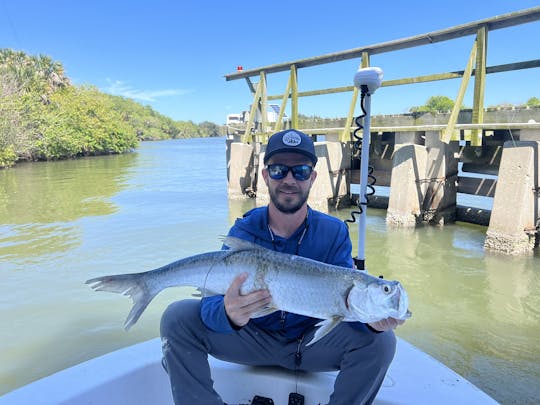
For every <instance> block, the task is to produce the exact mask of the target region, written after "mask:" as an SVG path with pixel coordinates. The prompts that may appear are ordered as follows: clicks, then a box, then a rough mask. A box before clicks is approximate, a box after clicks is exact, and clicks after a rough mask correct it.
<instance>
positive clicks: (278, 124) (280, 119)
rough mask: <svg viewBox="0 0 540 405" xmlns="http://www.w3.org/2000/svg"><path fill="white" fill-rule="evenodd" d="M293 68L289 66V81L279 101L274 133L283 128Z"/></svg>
mask: <svg viewBox="0 0 540 405" xmlns="http://www.w3.org/2000/svg"><path fill="white" fill-rule="evenodd" d="M293 66H294V65H292V66H291V73H290V74H289V80H288V81H287V87H286V88H285V92H284V93H283V98H282V99H281V107H280V109H279V117H278V119H277V122H276V125H275V126H274V132H279V131H281V128H282V127H283V115H284V114H285V108H286V107H287V100H288V99H289V97H290V94H291V83H292V69H293Z"/></svg>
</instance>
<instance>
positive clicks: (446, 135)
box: [441, 40, 477, 143]
mask: <svg viewBox="0 0 540 405" xmlns="http://www.w3.org/2000/svg"><path fill="white" fill-rule="evenodd" d="M476 42H477V41H476V40H475V41H474V44H473V47H472V50H471V54H470V56H469V61H468V62H467V67H466V68H465V72H464V73H463V79H461V85H460V86H459V91H458V95H457V97H456V102H455V104H454V108H453V109H452V113H451V114H450V118H449V119H448V125H447V126H446V129H445V130H444V132H443V133H442V138H441V140H442V141H443V142H445V143H448V142H450V139H451V138H452V134H453V132H454V127H455V125H456V123H457V120H458V116H459V110H460V109H461V104H463V97H464V96H465V91H466V90H467V85H468V84H469V79H470V78H471V74H472V67H473V61H474V60H475V59H476Z"/></svg>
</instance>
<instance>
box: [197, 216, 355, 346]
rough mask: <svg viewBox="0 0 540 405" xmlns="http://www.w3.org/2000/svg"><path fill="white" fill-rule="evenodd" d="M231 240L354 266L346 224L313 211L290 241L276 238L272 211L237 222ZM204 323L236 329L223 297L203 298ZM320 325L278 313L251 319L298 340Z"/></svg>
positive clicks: (216, 328) (220, 328)
mask: <svg viewBox="0 0 540 405" xmlns="http://www.w3.org/2000/svg"><path fill="white" fill-rule="evenodd" d="M229 236H235V237H237V238H240V239H244V240H247V241H250V242H253V243H256V244H258V245H261V246H264V247H265V248H268V249H271V250H275V251H278V252H283V253H289V254H295V255H298V256H304V257H308V258H310V259H314V260H317V261H320V262H324V263H329V264H333V265H336V266H342V267H349V268H351V267H352V266H353V264H352V255H351V251H352V245H351V240H350V237H349V230H348V229H347V226H346V225H345V223H344V222H343V221H341V220H340V219H338V218H335V217H332V216H329V215H326V214H323V213H322V212H319V211H314V210H312V209H311V208H309V207H308V215H307V217H306V220H305V222H304V223H303V224H302V225H301V226H300V227H299V228H298V229H297V230H296V231H295V232H294V233H293V234H292V235H291V237H290V238H287V239H285V238H282V237H280V236H277V235H272V233H271V232H270V230H269V226H268V207H259V208H255V209H252V210H251V211H248V212H247V213H246V214H245V215H244V217H243V218H239V219H237V220H236V222H235V224H234V225H233V226H232V228H231V229H230V230H229ZM201 319H202V321H203V322H204V324H205V325H206V326H207V327H208V328H209V329H211V330H213V331H215V332H219V333H231V332H233V330H234V329H235V328H234V327H233V326H232V325H231V323H230V321H229V319H228V317H227V314H226V312H225V306H224V303H223V296H222V295H217V296H212V297H206V298H203V300H202V304H201ZM319 321H320V320H319V319H315V318H310V317H307V316H303V315H297V314H293V313H289V312H285V311H276V312H274V313H272V314H270V315H267V316H264V317H260V318H255V319H251V320H250V321H249V322H250V323H253V324H255V325H257V326H258V327H260V328H263V329H268V330H272V331H280V332H281V333H283V335H284V336H286V337H287V338H291V339H297V338H299V337H300V336H301V335H302V334H303V333H304V331H305V330H306V329H308V328H311V327H313V326H314V325H315V324H317V323H318V322H319Z"/></svg>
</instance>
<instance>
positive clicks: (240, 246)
mask: <svg viewBox="0 0 540 405" xmlns="http://www.w3.org/2000/svg"><path fill="white" fill-rule="evenodd" d="M223 244H224V245H225V246H228V247H229V248H230V249H231V250H264V249H265V248H264V247H262V246H260V245H257V244H255V243H253V242H249V241H247V240H244V239H240V238H236V237H234V236H225V237H224V238H223Z"/></svg>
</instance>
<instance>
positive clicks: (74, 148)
mask: <svg viewBox="0 0 540 405" xmlns="http://www.w3.org/2000/svg"><path fill="white" fill-rule="evenodd" d="M453 106H454V101H453V100H452V99H450V98H448V97H446V96H433V97H430V98H429V99H428V100H427V102H426V104H425V105H423V106H416V107H411V108H410V110H409V113H411V114H418V115H422V114H426V113H428V114H435V115H436V114H444V113H449V112H450V111H451V110H452V108H453ZM508 107H514V106H512V105H509V104H501V105H499V106H494V107H492V108H508ZM520 107H527V108H529V107H533V108H535V109H537V108H540V99H539V98H538V97H531V98H530V99H529V100H528V101H527V102H526V103H525V104H523V105H521V106H520ZM461 109H462V110H463V109H466V107H464V106H462V107H461ZM299 121H300V127H301V128H302V127H316V128H319V127H333V126H340V125H344V124H343V123H344V121H345V119H344V118H343V119H341V118H323V117H319V116H307V115H303V114H300V116H299ZM341 121H343V123H341V124H340V123H339V122H341ZM225 132H226V131H225V128H224V127H223V126H220V125H217V124H215V123H213V122H209V121H204V122H201V123H199V124H196V123H194V122H193V121H175V120H173V119H171V118H169V117H166V116H164V115H162V114H160V113H158V112H157V111H155V110H153V109H152V108H151V107H150V106H144V105H142V104H139V103H137V102H136V101H134V100H132V99H129V98H126V97H121V96H114V95H111V94H107V93H103V92H101V91H100V90H99V89H97V88H96V87H95V86H90V85H82V86H76V85H73V84H72V83H71V80H70V79H69V78H68V77H67V76H66V75H65V72H64V68H63V66H62V64H61V63H60V62H57V61H54V60H52V59H51V58H50V57H48V56H45V55H37V56H33V55H28V54H26V53H24V52H21V51H14V50H12V49H0V169H3V168H7V167H10V166H13V165H15V164H16V163H17V162H24V161H27V162H32V161H47V160H61V159H73V158H77V157H84V156H96V155H107V154H119V153H125V152H130V151H132V150H134V149H135V148H137V146H138V145H139V142H141V141H150V140H152V141H154V140H163V139H181V138H202V137H211V136H221V134H224V133H225Z"/></svg>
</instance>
